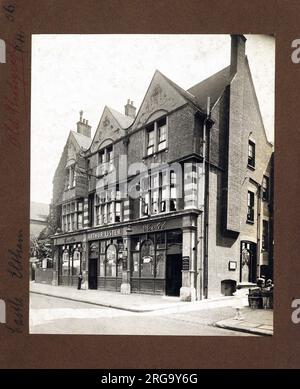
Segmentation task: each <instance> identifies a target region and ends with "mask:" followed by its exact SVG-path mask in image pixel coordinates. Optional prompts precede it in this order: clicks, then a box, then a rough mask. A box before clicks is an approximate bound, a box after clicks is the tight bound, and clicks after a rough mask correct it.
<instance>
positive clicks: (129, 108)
mask: <svg viewBox="0 0 300 389" xmlns="http://www.w3.org/2000/svg"><path fill="white" fill-rule="evenodd" d="M124 108H125V115H126V116H129V117H131V118H133V119H134V118H135V114H136V107H135V106H134V105H133V101H130V99H128V100H127V104H126V105H125V106H124Z"/></svg>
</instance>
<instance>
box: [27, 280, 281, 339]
mask: <svg viewBox="0 0 300 389" xmlns="http://www.w3.org/2000/svg"><path fill="white" fill-rule="evenodd" d="M30 292H31V293H34V294H40V295H45V296H50V297H56V298H60V299H65V300H70V301H76V302H80V303H87V304H92V305H96V306H101V307H106V308H114V309H118V310H123V311H128V312H133V313H147V312H148V313H151V312H153V313H155V312H156V313H159V312H163V313H164V314H168V313H180V312H191V311H202V310H203V311H208V310H210V309H216V308H224V307H231V308H234V310H233V312H240V317H239V319H237V318H236V316H235V317H234V316H233V317H232V318H228V319H227V318H226V319H225V320H218V319H221V317H220V318H218V319H217V320H216V321H215V322H214V324H213V325H214V326H215V327H219V328H223V329H228V330H234V331H241V332H246V333H249V334H255V335H273V310H262V309H250V308H249V307H248V301H247V296H246V295H245V294H239V295H237V296H226V297H225V296H222V297H217V298H210V299H206V300H200V301H193V302H185V301H180V300H179V297H170V296H155V295H147V294H135V293H132V294H129V295H124V294H121V293H119V292H109V291H100V290H91V289H82V290H77V289H76V288H74V287H68V286H52V285H48V284H38V283H35V282H30Z"/></svg>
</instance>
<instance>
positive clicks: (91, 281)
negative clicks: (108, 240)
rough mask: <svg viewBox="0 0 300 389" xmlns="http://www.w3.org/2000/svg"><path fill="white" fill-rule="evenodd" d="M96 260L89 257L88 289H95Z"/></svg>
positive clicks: (96, 275)
mask: <svg viewBox="0 0 300 389" xmlns="http://www.w3.org/2000/svg"><path fill="white" fill-rule="evenodd" d="M97 277H98V260H97V259H96V258H93V259H92V258H90V259H89V289H97Z"/></svg>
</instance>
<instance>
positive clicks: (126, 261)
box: [121, 225, 132, 294]
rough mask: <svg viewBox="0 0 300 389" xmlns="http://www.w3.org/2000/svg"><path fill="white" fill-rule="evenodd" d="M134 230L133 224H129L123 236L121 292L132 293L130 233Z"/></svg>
mask: <svg viewBox="0 0 300 389" xmlns="http://www.w3.org/2000/svg"><path fill="white" fill-rule="evenodd" d="M131 232H132V227H131V225H128V226H127V227H126V230H125V234H124V236H123V242H124V251H123V259H122V261H123V263H122V264H123V269H122V270H123V271H122V284H121V293H122V294H130V293H131V285H130V251H131V238H130V235H129V234H130V233H131Z"/></svg>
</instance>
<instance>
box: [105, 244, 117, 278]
mask: <svg viewBox="0 0 300 389" xmlns="http://www.w3.org/2000/svg"><path fill="white" fill-rule="evenodd" d="M105 259H106V261H105V275H106V277H116V276H117V247H116V246H115V245H114V244H110V245H109V246H107V249H106V258H105Z"/></svg>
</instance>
